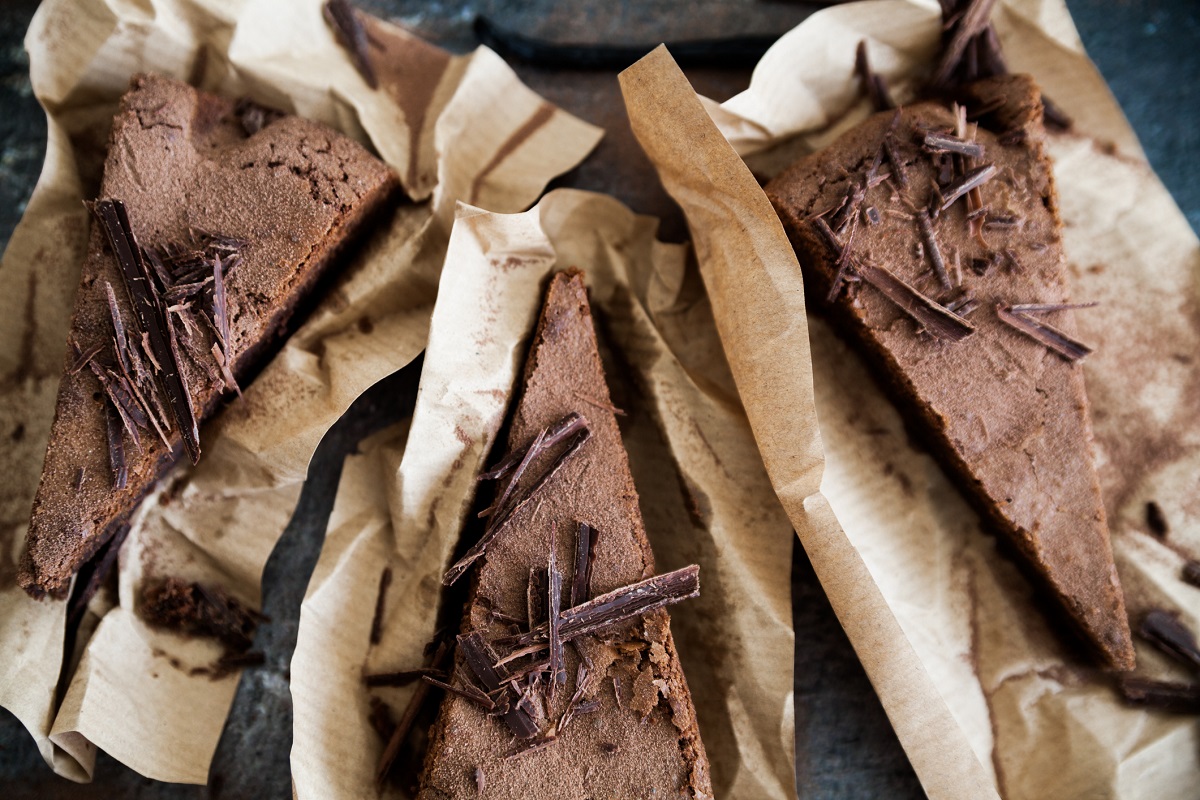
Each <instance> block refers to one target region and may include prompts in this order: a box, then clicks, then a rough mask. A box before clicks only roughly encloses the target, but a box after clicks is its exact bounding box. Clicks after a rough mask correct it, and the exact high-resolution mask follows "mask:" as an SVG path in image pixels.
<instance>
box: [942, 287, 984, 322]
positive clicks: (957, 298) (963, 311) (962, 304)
mask: <svg viewBox="0 0 1200 800" xmlns="http://www.w3.org/2000/svg"><path fill="white" fill-rule="evenodd" d="M943 305H944V307H945V309H946V310H947V311H951V312H953V313H955V314H958V315H959V316H960V317H965V316H966V315H967V314H970V313H971V312H972V311H974V310H975V309H976V308H978V307H979V302H978V301H977V300H976V299H975V297H974V295H972V294H971V292H970V291H968V290H964V289H959V290H958V292H957V294H955V295H954V298H953V299H952V300H950V301H949V302H948V303H944V304H943Z"/></svg>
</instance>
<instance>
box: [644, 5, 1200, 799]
mask: <svg viewBox="0 0 1200 800" xmlns="http://www.w3.org/2000/svg"><path fill="white" fill-rule="evenodd" d="M993 19H994V21H995V24H996V28H997V30H998V32H999V35H1000V39H1001V42H1002V45H1003V47H1004V49H1005V52H1006V55H1007V57H1008V59H1009V63H1010V66H1011V67H1012V68H1013V69H1014V71H1021V70H1025V71H1029V72H1031V73H1032V74H1033V75H1034V76H1035V77H1036V78H1038V80H1039V81H1040V82H1041V84H1042V86H1043V88H1044V89H1045V91H1046V93H1047V94H1048V95H1049V96H1050V97H1051V98H1052V99H1053V100H1054V101H1055V102H1056V103H1058V104H1059V105H1060V106H1061V107H1063V108H1064V109H1065V111H1066V112H1067V113H1068V114H1069V115H1070V116H1072V117H1073V118H1074V119H1075V121H1076V127H1075V130H1074V131H1073V132H1071V133H1063V134H1052V135H1051V136H1050V138H1049V143H1048V146H1049V151H1050V154H1051V156H1052V158H1053V159H1054V162H1055V177H1056V181H1057V185H1058V191H1059V198H1060V204H1061V212H1062V216H1063V219H1064V223H1065V229H1064V242H1065V247H1066V252H1067V258H1068V261H1069V280H1070V283H1071V290H1072V291H1071V294H1072V296H1073V297H1074V298H1075V299H1076V300H1077V301H1098V302H1099V307H1098V308H1096V309H1094V310H1089V311H1084V312H1080V313H1079V314H1078V315H1077V320H1078V323H1079V327H1080V334H1081V338H1082V339H1083V340H1084V341H1087V342H1089V343H1093V344H1096V345H1098V349H1097V352H1096V353H1095V354H1093V355H1092V356H1090V357H1089V358H1088V359H1087V361H1086V362H1084V366H1083V369H1084V370H1085V373H1086V378H1087V384H1088V391H1089V396H1090V400H1091V405H1092V418H1093V424H1094V430H1095V435H1096V443H1097V459H1098V466H1099V470H1100V475H1101V482H1102V486H1103V490H1104V492H1105V498H1106V504H1107V511H1108V517H1109V521H1110V526H1111V529H1112V537H1113V546H1114V550H1115V554H1116V559H1117V566H1118V570H1119V572H1120V575H1121V580H1122V583H1123V585H1124V588H1125V593H1126V598H1127V602H1128V606H1129V611H1130V614H1131V617H1132V619H1133V621H1134V623H1135V624H1136V622H1137V620H1138V618H1139V617H1140V616H1141V615H1142V614H1143V613H1145V611H1146V610H1147V609H1149V608H1151V607H1155V606H1160V607H1166V608H1169V609H1173V610H1175V611H1178V612H1179V613H1180V615H1181V618H1182V619H1183V621H1184V622H1185V623H1186V624H1187V625H1189V627H1191V628H1192V629H1193V630H1196V629H1197V628H1198V627H1200V591H1198V590H1197V589H1195V588H1194V587H1191V586H1188V585H1185V584H1184V583H1183V582H1182V581H1181V580H1180V577H1179V576H1180V568H1181V566H1182V564H1183V563H1184V561H1185V560H1186V559H1189V558H1196V557H1197V555H1200V501H1198V500H1197V498H1198V497H1200V413H1198V412H1200V372H1198V371H1197V369H1196V364H1195V359H1196V354H1197V353H1200V306H1198V304H1197V300H1198V295H1200V292H1198V278H1200V248H1198V246H1197V240H1196V236H1195V234H1194V233H1193V232H1192V231H1191V230H1190V228H1189V227H1188V225H1187V223H1186V221H1185V219H1184V217H1183V215H1182V214H1181V213H1180V212H1179V210H1178V209H1177V208H1176V207H1175V205H1174V203H1173V202H1172V200H1171V198H1170V195H1169V194H1168V192H1167V190H1166V189H1165V188H1164V187H1163V186H1162V184H1161V183H1160V182H1159V181H1158V179H1157V178H1156V177H1155V175H1154V174H1153V172H1152V171H1151V170H1150V168H1149V167H1148V165H1147V164H1146V163H1145V160H1144V157H1143V155H1142V153H1141V151H1140V149H1139V147H1138V145H1137V142H1136V138H1135V136H1134V134H1133V132H1132V131H1131V130H1130V129H1129V126H1128V124H1127V123H1126V122H1125V120H1124V118H1123V117H1122V115H1121V112H1120V109H1119V108H1118V107H1117V105H1116V103H1115V102H1114V101H1113V99H1112V97H1111V96H1110V95H1109V93H1108V91H1107V89H1106V87H1105V85H1104V82H1103V80H1102V79H1101V77H1100V75H1099V74H1098V73H1097V72H1096V70H1095V68H1094V67H1093V66H1092V65H1091V63H1090V62H1089V61H1088V60H1087V57H1086V56H1085V55H1084V53H1083V48H1082V45H1081V44H1080V42H1079V38H1078V35H1077V34H1076V33H1075V30H1074V27H1073V25H1072V23H1071V20H1070V16H1069V14H1068V13H1067V10H1066V8H1065V6H1064V5H1063V4H1062V2H1061V0H1001V2H1000V3H998V4H997V8H996V11H995V13H994V15H993ZM939 32H940V12H939V8H938V5H937V3H933V2H917V1H916V0H911V1H904V0H881V1H880V2H866V3H856V4H850V5H844V6H839V7H836V8H831V9H827V10H823V11H821V12H818V13H817V14H814V15H813V16H812V17H811V18H810V19H809V20H807V21H806V22H805V23H803V24H802V25H801V26H799V27H798V28H796V29H795V30H793V31H792V32H791V33H789V34H787V35H786V36H785V37H784V38H783V39H781V40H780V41H779V42H778V43H777V44H776V45H775V46H774V47H773V48H772V49H771V51H770V52H769V53H768V54H767V55H766V56H765V57H764V58H763V59H762V61H761V62H760V64H759V66H758V68H757V69H756V71H755V74H754V78H753V81H752V83H751V86H750V88H749V89H748V90H747V91H746V92H744V93H743V94H741V95H738V96H737V97H734V98H732V99H731V100H729V101H728V102H727V103H725V104H723V105H722V106H716V104H714V103H711V102H709V101H702V102H701V101H697V100H696V99H695V97H694V95H693V94H692V93H691V91H690V88H689V87H688V86H687V83H686V80H685V79H684V78H683V76H682V74H681V73H679V72H678V70H677V69H676V68H675V66H674V63H673V62H672V61H671V60H670V58H669V56H668V55H667V54H666V53H665V52H663V51H659V52H656V53H655V54H652V55H651V56H648V57H647V58H646V59H644V60H643V61H642V62H640V63H639V64H638V65H635V67H633V68H631V69H630V70H628V71H627V72H626V73H624V74H623V76H622V82H623V86H624V89H625V92H626V98H627V103H628V106H629V111H630V117H631V121H632V123H633V127H634V131H635V133H636V134H637V136H638V138H639V141H640V142H641V143H642V145H643V147H645V149H646V150H647V152H648V153H649V154H650V156H651V159H652V160H653V161H654V162H655V165H656V167H657V168H658V170H659V173H660V176H661V178H662V180H663V183H664V184H665V185H666V187H667V189H668V191H670V193H671V194H672V196H673V197H674V198H675V199H676V200H677V201H678V202H679V203H680V205H681V206H682V207H683V209H684V212H685V214H686V215H687V216H688V220H689V227H690V229H691V231H692V235H693V237H694V238H695V240H696V248H697V253H698V257H699V260H700V265H701V272H702V274H703V276H704V280H705V284H706V286H707V288H708V291H709V294H710V297H711V299H712V304H713V310H714V315H715V317H716V321H717V325H718V329H719V330H720V332H721V339H722V342H723V344H724V346H725V350H726V353H727V355H728V356H729V360H730V366H731V367H732V370H733V374H734V377H735V380H736V382H737V386H738V390H739V393H740V394H741V397H742V400H743V402H744V403H745V407H746V410H747V414H748V416H749V418H750V421H751V425H752V426H753V428H754V432H755V437H756V439H757V441H758V444H759V447H760V448H761V450H762V454H763V458H764V461H765V463H766V465H767V469H768V472H769V473H770V475H771V480H772V483H773V484H774V486H775V489H776V491H777V493H778V495H779V497H780V499H781V500H782V501H783V503H784V506H785V507H786V508H787V509H788V513H789V516H790V517H791V520H792V522H793V523H794V524H795V525H796V528H797V532H798V534H799V536H800V539H801V540H802V542H803V543H804V546H805V549H806V550H807V551H808V553H809V556H810V558H811V559H812V561H813V565H814V568H815V569H816V572H817V575H818V577H819V578H820V579H821V582H822V585H823V586H824V588H825V590H826V592H827V593H828V595H829V597H830V600H831V602H832V604H833V607H834V609H835V611H836V612H837V614H838V617H839V619H840V620H841V622H842V624H843V626H844V627H845V628H846V631H847V633H848V634H849V636H850V639H851V642H852V643H853V644H854V646H855V649H856V651H857V652H858V655H859V657H860V658H861V660H862V661H863V664H864V665H865V666H866V669H867V673H868V675H869V676H870V678H871V680H872V683H873V685H874V686H875V689H876V690H877V692H878V693H879V696H880V698H881V700H882V701H883V705H884V707H885V709H886V710H887V712H888V715H889V718H890V719H891V721H892V723H893V725H894V726H895V728H896V731H897V733H898V735H899V738H900V741H901V743H902V744H903V745H904V747H905V750H906V752H907V754H908V755H909V757H910V759H911V760H912V762H913V765H914V767H915V768H916V771H917V774H918V776H919V777H920V779H921V781H922V783H923V785H924V787H925V790H926V792H927V793H928V794H929V796H930V797H933V798H966V797H996V796H997V795H999V796H1003V797H1005V798H1009V799H1010V800H1011V799H1015V798H1045V797H1055V798H1108V797H1122V798H1141V797H1145V798H1168V797H1171V798H1173V797H1191V796H1194V792H1195V787H1196V784H1197V779H1198V778H1200V762H1198V760H1197V759H1198V752H1200V736H1198V734H1197V724H1196V720H1195V719H1194V718H1191V717H1178V716H1171V715H1167V714H1164V713H1162V712H1153V711H1143V710H1137V709H1131V708H1126V707H1124V706H1123V705H1122V704H1121V703H1120V702H1119V701H1118V700H1117V698H1116V695H1115V693H1114V691H1113V688H1112V684H1111V679H1110V676H1107V675H1105V674H1103V673H1102V672H1100V671H1099V670H1097V669H1096V668H1095V667H1094V665H1092V664H1090V663H1088V662H1086V661H1081V660H1079V658H1078V656H1077V655H1075V654H1074V653H1073V652H1072V651H1069V650H1068V649H1067V648H1066V647H1064V646H1063V645H1062V644H1061V642H1060V639H1059V637H1058V636H1057V634H1056V633H1055V632H1054V631H1053V630H1051V629H1050V627H1049V626H1048V624H1047V623H1046V622H1045V618H1044V616H1043V613H1042V610H1041V608H1040V607H1039V606H1038V604H1037V603H1036V602H1035V601H1034V599H1033V598H1032V597H1031V590H1030V588H1029V585H1028V584H1027V583H1026V582H1025V581H1024V580H1023V579H1022V578H1021V577H1020V576H1019V575H1018V574H1017V571H1016V568H1015V567H1014V566H1013V565H1012V564H1011V563H1010V562H1009V561H1007V560H1006V559H1005V558H1003V557H1000V556H998V555H997V553H996V548H995V544H994V541H993V540H992V539H991V538H990V537H988V536H985V535H984V534H982V533H981V531H980V530H979V524H978V519H977V518H976V516H975V515H974V514H973V513H972V512H971V511H970V509H969V508H968V507H967V505H966V504H965V502H964V501H963V500H962V498H961V497H960V496H959V494H958V493H957V492H956V491H955V490H954V488H953V487H952V486H951V485H950V484H949V483H948V481H947V480H946V478H945V476H944V475H943V473H942V472H941V470H940V469H939V468H938V467H937V465H936V464H934V462H933V461H932V460H931V459H930V458H929V457H928V456H927V455H926V454H925V453H923V452H922V451H919V450H915V449H914V448H913V447H912V446H911V445H910V443H909V440H908V437H907V436H906V434H905V432H904V428H903V425H902V423H901V421H900V418H899V417H898V415H897V414H896V412H895V410H894V408H893V407H892V405H891V404H890V403H889V402H888V401H887V400H886V398H884V397H883V396H882V394H881V393H880V392H879V390H878V389H877V387H876V386H875V384H874V383H873V382H872V380H871V378H870V376H869V375H868V373H867V371H866V369H865V368H864V366H863V365H862V364H861V362H860V361H859V359H858V358H857V357H856V356H855V355H854V354H853V353H852V352H851V351H850V350H849V349H848V348H847V347H846V346H845V345H844V344H843V343H842V342H841V341H840V340H839V339H838V338H836V337H835V336H834V335H833V334H832V333H831V332H830V330H829V329H828V328H827V326H826V325H825V324H824V323H822V322H821V321H820V320H817V319H813V318H808V319H806V316H805V313H804V299H803V285H802V282H801V276H800V271H799V267H798V265H797V263H796V260H795V257H794V255H793V254H792V252H791V249H790V247H789V246H788V243H787V240H786V237H785V236H784V233H783V231H782V228H781V227H780V226H779V224H778V222H777V221H776V220H775V217H774V214H773V213H772V211H771V208H770V204H769V203H768V202H767V201H766V199H765V196H763V195H762V193H761V192H758V193H757V195H755V192H754V191H753V188H754V177H753V176H752V175H751V173H750V171H749V170H747V169H745V168H741V167H740V164H739V163H738V162H737V160H736V158H735V154H734V151H733V149H731V148H730V147H729V146H728V145H726V144H725V142H724V141H723V140H722V137H721V136H720V135H719V134H718V130H717V128H714V126H713V125H712V124H711V123H710V121H709V119H707V118H706V115H705V114H703V113H702V111H701V109H702V108H704V109H707V110H708V111H709V112H710V114H711V115H712V117H713V118H714V119H715V121H716V123H717V126H718V127H719V129H720V131H722V132H723V133H724V134H725V135H726V136H727V137H728V140H729V142H731V143H732V144H733V146H734V148H736V150H737V152H738V153H740V154H742V155H743V156H745V158H746V162H747V163H748V164H749V165H750V166H751V167H753V168H754V170H755V172H756V173H757V174H758V175H759V176H760V177H764V178H765V177H767V176H769V175H770V174H773V172H774V171H776V170H778V169H779V168H781V167H782V166H784V165H786V164H787V163H788V162H789V161H790V159H792V158H794V157H796V156H797V155H799V154H803V153H806V152H810V151H811V150H812V149H814V148H817V147H820V146H821V145H822V144H824V143H825V142H828V141H829V140H830V139H831V138H832V136H833V135H834V134H835V133H836V132H837V131H839V130H844V129H845V128H846V127H848V126H850V125H852V124H853V123H854V122H855V121H857V120H858V119H861V118H862V117H864V116H865V115H866V114H867V113H868V109H867V104H866V103H865V101H864V100H863V98H862V96H861V94H860V91H859V88H858V86H857V81H856V80H855V78H854V77H853V71H852V67H853V59H854V49H855V46H856V45H857V44H858V42H859V41H860V40H862V39H866V40H867V41H868V46H869V50H870V56H871V59H872V62H873V64H874V65H875V66H876V68H877V69H878V70H879V71H880V72H881V73H883V74H884V76H885V77H886V78H888V80H889V85H892V86H894V87H895V88H896V94H897V97H898V99H901V100H903V99H905V98H906V97H908V96H910V95H911V91H912V88H911V87H912V86H914V85H915V82H916V81H915V79H916V78H918V77H919V72H920V69H921V64H928V62H929V59H930V58H931V57H932V55H933V54H934V53H935V52H936V48H937V43H938V36H939ZM814 402H815V414H814ZM817 420H819V422H820V424H819V429H818V426H817V425H816V422H817ZM822 449H823V452H824V460H823V462H822V455H821V454H822ZM1151 500H1153V501H1154V502H1156V503H1157V504H1158V505H1159V506H1160V507H1161V508H1162V510H1163V512H1164V515H1165V517H1166V519H1167V522H1168V525H1169V532H1168V534H1167V535H1166V536H1165V537H1164V538H1158V537H1156V536H1154V535H1153V534H1152V532H1151V531H1150V528H1149V524H1148V523H1147V521H1146V504H1147V502H1149V501H1151ZM1138 660H1139V667H1138V671H1139V673H1141V674H1145V675H1148V676H1153V677H1160V678H1166V677H1173V678H1175V679H1188V677H1189V676H1187V675H1186V674H1185V673H1183V672H1181V671H1179V669H1178V667H1176V666H1174V665H1172V664H1170V663H1169V662H1168V661H1167V660H1166V659H1165V658H1163V657H1162V656H1161V655H1159V654H1158V653H1157V652H1155V651H1153V650H1152V649H1151V648H1149V647H1146V646H1145V645H1144V643H1142V642H1139V647H1138ZM1193 677H1194V676H1193Z"/></svg>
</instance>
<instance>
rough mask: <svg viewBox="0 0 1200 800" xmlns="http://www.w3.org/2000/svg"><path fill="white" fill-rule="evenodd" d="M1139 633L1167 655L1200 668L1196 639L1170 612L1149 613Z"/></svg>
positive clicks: (1199, 650) (1199, 654)
mask: <svg viewBox="0 0 1200 800" xmlns="http://www.w3.org/2000/svg"><path fill="white" fill-rule="evenodd" d="M1138 633H1140V634H1141V635H1142V638H1144V639H1145V640H1146V641H1148V642H1150V644H1152V645H1154V646H1155V647H1157V648H1158V649H1159V650H1162V651H1163V652H1164V653H1166V654H1167V655H1169V656H1172V657H1174V658H1177V659H1179V661H1181V662H1182V663H1184V664H1187V665H1188V666H1190V667H1192V668H1198V667H1200V648H1197V646H1196V637H1195V636H1194V635H1193V634H1192V632H1191V631H1189V630H1188V629H1187V628H1186V627H1184V624H1183V623H1182V622H1180V621H1179V618H1178V617H1176V616H1175V615H1174V614H1172V613H1170V612H1169V611H1164V610H1163V609H1161V608H1156V609H1154V610H1152V611H1149V612H1148V613H1147V614H1146V616H1144V617H1142V624H1141V625H1139V626H1138Z"/></svg>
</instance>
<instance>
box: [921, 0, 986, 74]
mask: <svg viewBox="0 0 1200 800" xmlns="http://www.w3.org/2000/svg"><path fill="white" fill-rule="evenodd" d="M995 4H996V0H968V2H967V5H966V8H965V9H963V10H962V12H961V14H960V15H959V17H958V19H957V20H954V21H953V22H952V23H951V25H950V26H948V27H950V28H951V29H952V30H953V33H952V34H951V35H950V39H949V41H948V42H946V46H945V48H944V49H943V50H942V57H941V59H939V61H938V63H937V66H936V67H935V68H934V70H933V77H932V78H931V79H930V84H931V85H932V86H933V87H934V88H938V89H942V88H945V87H947V86H949V85H950V84H951V81H952V79H953V76H954V73H955V72H956V71H957V70H958V69H959V68H960V67H961V65H962V62H963V55H964V54H965V53H966V51H967V45H968V44H969V43H970V42H971V40H973V39H974V38H975V37H976V36H977V35H979V34H980V33H982V32H983V31H984V30H985V29H986V28H987V26H988V24H989V22H988V18H989V17H990V16H991V14H992V6H994V5H995ZM977 63H978V59H976V64H977ZM974 71H975V72H976V73H977V72H978V66H976V67H975V70H974Z"/></svg>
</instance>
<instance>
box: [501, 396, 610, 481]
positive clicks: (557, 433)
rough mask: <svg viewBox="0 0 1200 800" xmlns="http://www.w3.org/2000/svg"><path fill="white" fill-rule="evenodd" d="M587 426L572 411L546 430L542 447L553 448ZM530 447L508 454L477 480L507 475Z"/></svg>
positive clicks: (581, 418)
mask: <svg viewBox="0 0 1200 800" xmlns="http://www.w3.org/2000/svg"><path fill="white" fill-rule="evenodd" d="M587 424H588V423H587V420H586V419H584V418H583V416H582V415H581V414H578V413H576V412H574V411H572V412H571V413H570V414H567V415H566V416H565V417H563V418H562V419H560V420H559V421H558V422H556V423H555V424H553V425H551V426H550V427H549V428H547V429H546V436H545V438H544V439H543V441H542V446H543V447H546V448H550V447H554V446H555V445H556V444H558V443H559V442H562V441H564V440H565V439H567V438H568V437H570V436H573V435H574V434H576V433H578V432H579V431H581V430H584V429H585V428H587ZM530 446H531V445H525V446H524V447H520V448H518V449H516V450H514V451H513V452H511V453H509V454H508V455H507V456H505V457H504V458H503V459H502V460H501V461H500V463H499V464H497V465H496V466H494V467H492V469H490V470H488V471H487V472H483V473H480V475H479V478H478V480H481V481H494V480H499V479H500V478H503V477H504V476H505V475H508V474H509V473H510V472H512V471H513V469H515V468H516V466H517V465H518V464H519V463H521V461H522V460H523V459H524V458H525V454H526V453H528V452H529V448H530Z"/></svg>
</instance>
